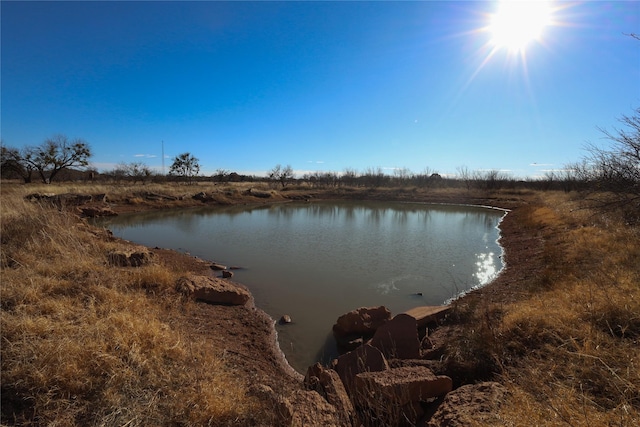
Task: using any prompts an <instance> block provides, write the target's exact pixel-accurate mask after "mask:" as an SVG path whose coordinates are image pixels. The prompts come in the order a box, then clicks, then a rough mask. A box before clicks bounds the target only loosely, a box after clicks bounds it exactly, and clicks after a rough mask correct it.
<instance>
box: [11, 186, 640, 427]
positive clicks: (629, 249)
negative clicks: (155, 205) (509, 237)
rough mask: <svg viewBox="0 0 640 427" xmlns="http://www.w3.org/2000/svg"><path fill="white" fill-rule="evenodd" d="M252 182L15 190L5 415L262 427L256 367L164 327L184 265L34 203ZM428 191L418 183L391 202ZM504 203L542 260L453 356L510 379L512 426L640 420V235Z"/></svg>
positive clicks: (469, 308)
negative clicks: (146, 259) (131, 259)
mask: <svg viewBox="0 0 640 427" xmlns="http://www.w3.org/2000/svg"><path fill="white" fill-rule="evenodd" d="M243 185H244V184H242V185H237V184H233V185H213V184H204V183H202V184H196V185H192V186H185V185H175V184H173V185H157V184H149V185H145V186H141V185H136V186H119V187H106V186H102V185H99V186H97V185H92V184H79V185H71V186H56V187H53V186H44V185H43V186H38V185H33V186H22V185H20V186H18V185H16V186H3V188H2V206H1V209H2V224H1V227H2V228H1V233H2V253H1V267H2V277H1V279H2V287H1V290H2V300H1V304H2V312H1V322H2V324H1V326H2V390H1V391H2V417H3V418H2V422H3V423H6V424H30V423H31V424H34V425H41V424H51V425H143V424H145V425H161V424H164V425H166V424H184V425H204V424H213V425H229V424H251V423H252V422H250V416H249V415H248V414H251V413H253V412H254V411H255V408H256V406H255V405H256V403H255V402H253V401H252V400H251V399H249V398H248V397H246V396H245V389H246V387H245V384H243V383H242V381H239V378H241V377H242V376H241V375H236V374H237V373H234V372H233V370H232V369H230V367H229V366H226V365H225V364H224V363H223V361H222V359H221V358H220V357H219V355H218V354H216V352H215V349H212V348H210V347H207V346H206V344H205V343H203V342H198V341H196V340H194V339H191V337H189V336H185V334H184V333H180V332H178V331H177V330H175V329H173V328H172V326H171V325H169V324H167V323H165V322H163V320H162V319H165V318H167V310H176V309H179V308H178V307H176V305H178V304H181V303H179V302H177V301H176V300H174V299H171V298H170V297H169V296H168V293H167V292H165V291H166V290H167V289H169V288H170V287H172V286H173V283H174V282H175V279H176V278H177V275H178V274H180V273H181V272H177V271H170V270H167V269H166V268H164V267H162V266H159V265H154V264H152V265H149V266H145V267H141V268H138V269H131V268H129V269H127V268H120V269H118V268H113V267H109V266H108V264H107V261H106V260H107V256H106V254H107V253H109V252H110V251H111V250H113V249H117V247H116V246H117V244H116V243H114V242H107V241H104V240H102V239H97V238H96V236H95V235H94V232H93V231H92V230H91V229H90V228H89V227H87V226H85V225H83V224H82V223H81V222H79V221H78V220H77V219H76V218H75V217H74V216H73V215H67V214H66V213H64V212H61V213H60V212H57V211H54V210H51V209H50V208H47V207H40V206H38V205H37V204H32V203H25V202H24V201H23V196H24V195H26V194H27V193H34V192H43V193H48V192H52V190H53V192H55V193H57V194H62V193H72V192H73V193H83V194H99V193H107V194H108V195H109V197H111V198H115V199H121V200H123V201H124V200H126V199H128V200H129V202H130V203H136V202H137V203H140V204H144V203H146V201H145V200H144V197H139V198H136V197H137V196H135V195H136V194H142V193H143V192H151V193H159V194H164V195H170V196H180V195H186V194H195V193H197V192H199V191H205V192H208V193H216V194H217V196H216V197H218V196H219V197H220V201H221V202H225V201H228V200H233V199H234V198H235V197H236V196H235V195H237V194H238V193H239V192H242V191H244V189H246V188H245V187H243ZM254 188H258V187H254ZM262 190H265V191H266V190H268V188H262ZM438 191H439V192H438ZM438 191H430V194H431V195H433V194H435V193H437V194H436V196H437V198H438V199H439V200H440V199H441V201H451V202H452V203H453V202H458V201H459V200H460V201H464V200H468V199H469V198H470V197H471V202H473V200H474V197H475V196H474V195H469V194H467V193H468V192H466V193H465V194H463V195H460V194H459V193H456V192H452V191H449V190H438ZM340 192H341V193H344V194H342V196H343V197H348V198H351V197H354V198H374V199H375V198H380V199H387V198H390V196H389V193H385V192H384V191H382V190H375V191H374V190H366V191H365V193H367V192H368V193H367V194H361V193H358V192H352V191H348V190H346V189H342V190H340ZM462 192H464V190H462ZM337 193H338V191H337V190H336V191H335V192H334V194H333V196H336V195H337V196H338V197H340V194H337ZM352 193H357V194H352ZM422 196H423V195H422V192H421V191H415V190H411V189H409V190H406V191H404V190H403V191H402V192H400V191H399V190H398V191H396V194H395V195H393V197H391V198H396V199H399V200H421V199H420V198H421V197H422ZM478 197H480V196H478ZM497 197H499V198H500V200H501V201H502V202H503V203H506V204H507V205H509V204H510V205H509V206H514V207H515V206H519V207H517V217H518V227H519V228H520V229H521V230H522V231H523V233H524V234H526V235H529V236H534V237H536V238H537V241H538V242H539V245H538V246H536V247H537V248H538V249H536V252H535V253H534V254H532V255H531V256H532V257H533V258H535V259H531V263H539V264H540V265H541V268H539V269H536V270H531V271H532V272H533V273H530V274H528V275H525V277H522V278H521V279H519V280H520V282H519V283H518V284H517V288H518V291H517V294H518V295H519V296H518V297H517V298H515V302H514V301H513V300H508V301H507V300H504V301H501V300H500V298H498V299H497V301H493V302H486V300H483V299H479V300H473V299H467V300H465V301H466V302H465V303H464V304H462V307H463V309H461V310H459V311H458V312H457V316H458V317H459V319H460V321H462V322H463V323H464V324H466V327H467V329H465V330H464V331H463V333H462V334H460V336H458V337H450V339H451V341H452V345H451V346H450V347H451V350H450V351H451V352H453V353H456V356H455V358H457V359H460V360H467V361H472V362H473V363H474V364H475V365H474V367H473V368H472V369H471V370H469V371H468V372H470V371H473V372H474V373H475V375H476V376H475V379H480V378H485V377H487V378H488V377H491V376H492V375H493V378H495V379H498V380H499V381H501V382H502V383H504V384H505V385H507V387H508V389H509V391H510V396H511V397H510V398H509V399H508V401H507V402H505V404H504V405H503V406H502V409H501V411H500V412H499V413H498V414H495V415H496V417H497V418H498V419H500V423H501V424H502V425H512V426H551V425H569V426H600V425H611V426H613V425H615V426H635V425H638V424H639V423H640V350H639V349H640V342H639V341H640V244H639V243H638V242H640V229H638V228H637V227H636V228H634V227H631V226H628V225H625V224H624V222H623V221H621V220H620V219H618V218H616V217H615V215H614V214H612V215H603V214H602V213H595V212H593V211H590V210H588V209H583V208H582V206H581V204H580V203H579V201H575V200H571V199H570V198H569V197H568V196H567V195H566V194H562V193H553V192H550V193H533V192H518V193H506V192H502V193H501V194H498V195H497ZM465 198H466V199H465ZM523 201H524V202H525V203H523ZM482 203H486V202H485V200H482ZM168 205H170V204H168ZM514 214H516V212H514ZM515 267H516V268H517V266H515ZM514 286H515V285H514ZM150 295H154V297H150ZM450 355H451V354H449V356H450ZM496 373H497V374H496ZM467 379H468V380H473V379H474V377H468V378H467ZM258 413H259V412H258ZM12 414H15V418H13V417H14V415H12Z"/></svg>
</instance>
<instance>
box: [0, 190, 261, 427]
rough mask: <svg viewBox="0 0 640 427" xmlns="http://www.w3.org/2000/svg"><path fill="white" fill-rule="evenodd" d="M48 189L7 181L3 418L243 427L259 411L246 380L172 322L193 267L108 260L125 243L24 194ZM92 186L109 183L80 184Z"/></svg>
mask: <svg viewBox="0 0 640 427" xmlns="http://www.w3.org/2000/svg"><path fill="white" fill-rule="evenodd" d="M43 189H46V190H48V191H51V190H53V191H55V192H68V191H77V189H75V188H68V187H67V188H60V187H53V186H52V187H48V186H47V187H46V188H43ZM38 190H42V189H39V188H32V187H24V186H17V187H15V188H12V187H11V186H3V187H2V224H1V227H2V228H1V233H2V234H1V235H2V264H1V266H2V278H1V279H2V288H1V289H2V312H1V322H2V390H1V393H2V422H3V423H4V424H11V425H30V424H33V425H57V426H73V425H77V426H81V425H114V426H115V425H208V424H212V425H237V423H238V422H242V420H246V419H248V417H250V416H252V415H253V412H254V411H255V410H256V408H257V406H256V402H254V401H252V400H251V399H250V398H248V397H247V396H246V395H245V391H246V384H244V383H243V382H242V378H244V376H238V375H236V373H235V372H234V371H233V369H232V368H231V367H229V366H226V365H225V363H224V361H223V360H222V359H221V357H220V354H217V353H216V352H215V351H212V350H211V349H207V348H203V346H202V345H199V343H198V342H193V341H190V340H189V337H185V336H183V335H181V334H180V333H179V332H178V331H176V330H175V329H173V328H172V327H171V326H170V325H169V324H168V323H167V322H166V321H165V320H163V319H166V318H167V317H170V316H171V314H172V313H175V311H176V310H181V309H184V308H183V307H182V304H184V303H183V302H180V300H178V299H176V298H175V295H173V296H172V295H171V294H169V295H168V296H167V295H165V292H164V291H166V290H169V289H172V288H173V286H174V284H175V281H176V279H177V278H178V277H179V276H180V274H181V273H183V272H181V271H176V270H171V271H169V270H167V269H166V268H164V267H162V266H159V265H157V264H151V265H149V266H145V267H141V268H136V269H123V268H116V267H112V266H110V265H109V263H108V262H107V254H108V253H109V252H110V251H112V250H116V249H119V248H120V249H121V245H122V244H121V243H117V242H110V241H108V240H104V239H101V238H99V236H96V233H97V232H96V231H95V230H93V229H91V228H90V227H89V226H87V225H86V224H85V223H83V222H82V221H79V219H78V218H77V217H76V216H75V215H73V214H71V213H68V212H58V211H57V210H56V209H52V208H51V207H47V206H40V205H38V204H37V203H31V202H27V201H25V200H24V199H23V197H22V196H23V195H24V194H25V192H26V191H28V192H29V193H31V192H33V191H38ZM92 190H96V191H95V192H96V193H98V192H101V191H102V192H104V190H105V189H104V188H82V192H83V193H86V192H91V191H92ZM123 191H126V190H123ZM150 291H152V292H150Z"/></svg>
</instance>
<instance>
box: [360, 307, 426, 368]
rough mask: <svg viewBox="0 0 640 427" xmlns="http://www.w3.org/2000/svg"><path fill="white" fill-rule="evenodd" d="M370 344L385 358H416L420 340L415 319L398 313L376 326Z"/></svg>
mask: <svg viewBox="0 0 640 427" xmlns="http://www.w3.org/2000/svg"><path fill="white" fill-rule="evenodd" d="M371 345H372V346H374V347H375V348H377V349H378V350H380V351H381V352H382V354H383V355H384V356H385V357H386V358H387V359H418V358H419V357H420V341H419V340H418V324H417V322H416V319H415V318H413V317H411V316H409V315H408V314H398V315H397V316H395V317H394V318H393V319H391V320H390V321H388V322H386V323H385V324H384V325H382V326H380V327H379V328H378V330H377V331H376V333H375V334H374V335H373V338H372V339H371Z"/></svg>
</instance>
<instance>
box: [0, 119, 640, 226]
mask: <svg viewBox="0 0 640 427" xmlns="http://www.w3.org/2000/svg"><path fill="white" fill-rule="evenodd" d="M619 121H620V123H621V124H622V125H624V128H621V129H614V131H609V130H606V129H600V131H601V132H602V133H603V135H604V136H605V139H606V140H608V141H609V144H608V146H607V147H600V146H596V145H593V144H591V145H588V146H587V147H586V153H587V154H586V155H585V156H584V157H583V158H582V159H581V161H579V162H576V163H573V164H570V165H566V166H565V168H564V169H563V170H562V171H549V172H547V173H546V174H545V175H544V176H543V177H541V178H535V179H533V178H530V179H525V180H522V179H516V178H514V177H513V176H511V175H510V174H508V173H505V172H502V171H499V170H489V171H478V170H470V169H469V168H467V167H465V166H461V167H458V168H457V173H456V175H454V176H453V177H451V176H443V175H441V174H439V173H438V172H436V171H431V170H429V168H426V169H425V170H424V171H423V172H422V173H413V172H411V171H410V170H409V169H407V168H399V169H395V170H394V171H393V174H387V173H385V172H384V170H383V169H382V168H380V167H377V168H372V167H370V168H367V169H365V170H364V171H363V172H361V173H359V172H358V171H356V170H355V169H350V168H348V169H345V170H344V171H343V172H342V173H337V172H312V173H306V174H304V175H302V176H301V177H299V178H297V177H296V176H295V174H294V171H293V168H292V167H291V166H290V165H286V166H282V165H280V164H278V165H276V166H275V167H273V168H272V169H271V170H269V171H268V172H267V174H266V176H264V177H259V176H250V175H240V174H238V173H236V172H229V171H227V170H224V169H218V170H216V172H215V173H214V174H213V175H211V176H209V177H205V176H201V175H200V162H199V159H198V158H197V157H195V156H194V155H193V154H191V153H189V152H185V153H182V154H179V155H177V156H175V157H174V158H173V162H172V164H171V166H170V169H169V174H168V175H164V174H160V173H157V172H155V171H153V170H152V169H151V168H149V167H148V166H147V165H145V164H144V163H142V162H132V163H120V164H118V165H117V166H116V167H115V168H114V169H113V170H111V171H105V172H102V173H99V172H98V171H97V170H96V169H94V168H91V167H90V166H89V159H90V158H91V155H92V151H91V148H90V146H89V144H88V143H87V142H86V141H85V140H83V139H81V138H76V139H69V138H68V137H67V136H65V135H55V136H53V137H51V138H47V139H46V140H45V141H44V142H43V143H42V144H40V145H37V146H26V147H23V148H22V149H18V148H14V147H7V146H5V145H4V143H2V144H1V145H0V172H1V175H0V176H1V177H2V178H3V179H21V180H22V181H23V182H24V183H25V184H29V183H31V182H33V180H34V178H36V179H39V180H40V181H41V182H43V183H46V184H48V183H51V182H52V181H54V179H56V180H76V181H77V180H86V181H101V182H114V183H119V182H133V183H134V184H135V183H137V182H141V183H142V184H145V183H147V182H168V181H184V182H186V183H189V184H191V183H194V182H202V181H213V182H266V183H269V184H271V185H272V186H274V187H280V188H282V189H286V187H287V186H290V185H292V184H305V185H308V186H310V187H312V188H331V187H341V186H345V187H367V188H376V187H425V188H466V189H467V190H471V189H479V190H486V191H494V190H500V189H515V188H530V189H537V190H564V191H581V192H583V193H585V198H586V199H588V198H589V197H591V195H593V194H596V193H598V196H597V198H595V197H594V198H593V203H594V205H597V206H599V207H601V208H603V209H615V208H618V207H625V208H628V207H631V208H632V209H636V211H637V212H640V108H637V109H635V110H634V114H633V115H623V116H622V117H621V118H620V120H619ZM637 215H640V214H637ZM637 215H636V216H637ZM639 220H640V219H639Z"/></svg>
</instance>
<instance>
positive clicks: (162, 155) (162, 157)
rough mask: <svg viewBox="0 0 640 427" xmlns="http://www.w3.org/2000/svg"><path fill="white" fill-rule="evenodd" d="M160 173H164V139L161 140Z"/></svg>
mask: <svg viewBox="0 0 640 427" xmlns="http://www.w3.org/2000/svg"><path fill="white" fill-rule="evenodd" d="M162 175H164V139H163V140H162Z"/></svg>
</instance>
